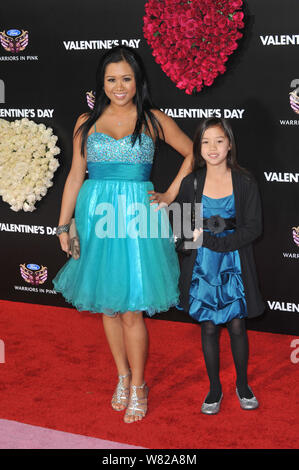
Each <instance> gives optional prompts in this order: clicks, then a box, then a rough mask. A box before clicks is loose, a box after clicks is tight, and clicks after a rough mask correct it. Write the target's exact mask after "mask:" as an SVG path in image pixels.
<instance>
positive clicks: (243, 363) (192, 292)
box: [177, 118, 264, 414]
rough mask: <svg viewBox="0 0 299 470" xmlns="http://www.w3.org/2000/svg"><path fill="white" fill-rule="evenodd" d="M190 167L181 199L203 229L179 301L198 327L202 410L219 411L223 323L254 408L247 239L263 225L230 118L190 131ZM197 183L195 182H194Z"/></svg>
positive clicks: (255, 300) (242, 388)
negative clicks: (206, 386) (205, 386)
mask: <svg viewBox="0 0 299 470" xmlns="http://www.w3.org/2000/svg"><path fill="white" fill-rule="evenodd" d="M193 148H194V150H193V153H194V167H193V172H192V173H190V174H189V175H187V176H186V177H185V178H184V179H183V180H182V183H181V187H180V191H179V194H178V197H177V200H178V202H180V204H183V203H190V202H192V201H193V200H194V192H195V191H196V201H197V202H201V209H200V210H201V214H200V215H201V217H202V221H203V222H202V227H200V228H199V227H197V228H195V230H194V234H193V235H194V241H197V243H196V244H194V247H193V248H194V249H191V250H190V251H191V252H190V253H189V255H187V254H185V255H184V256H183V257H182V259H181V274H180V281H179V286H180V291H181V294H180V304H179V306H178V308H180V309H184V310H185V311H187V312H188V313H189V314H190V316H191V317H192V318H193V319H195V320H196V321H198V322H199V323H200V325H201V338H202V349H203V354H204V359H205V364H206V369H207V373H208V377H209V381H210V391H209V393H208V395H207V396H206V398H205V400H204V402H203V404H202V407H201V411H202V412H203V413H205V414H216V413H218V412H219V410H220V404H221V400H222V397H223V394H222V387H221V382H220V378H219V329H220V326H221V325H226V326H227V328H228V332H229V335H230V341H231V349H232V354H233V358H234V363H235V368H236V394H237V397H238V399H239V402H240V405H241V408H242V409H246V410H252V409H255V408H257V407H258V401H257V399H256V397H255V396H254V394H253V392H252V390H251V388H250V386H249V385H248V381H247V363H248V338H247V332H246V325H245V319H246V318H252V317H256V316H258V315H261V314H262V313H263V310H264V302H263V300H262V298H261V294H260V291H259V288H258V280H257V275H256V269H255V263H254V258H253V250H252V242H253V241H254V240H255V239H256V238H258V236H259V235H260V234H261V230H262V216H261V202H260V197H259V191H258V188H257V184H256V181H255V179H254V178H253V176H252V175H250V174H249V172H247V171H246V170H244V169H242V168H240V167H239V165H238V164H237V161H236V148H235V141H234V136H233V133H232V129H231V126H230V124H229V123H228V122H227V121H226V120H224V119H220V118H210V119H207V120H205V121H203V122H202V123H201V125H200V126H199V128H198V129H197V131H196V133H195V137H194V147H193ZM195 181H196V182H197V188H196V187H195V185H194V182H195Z"/></svg>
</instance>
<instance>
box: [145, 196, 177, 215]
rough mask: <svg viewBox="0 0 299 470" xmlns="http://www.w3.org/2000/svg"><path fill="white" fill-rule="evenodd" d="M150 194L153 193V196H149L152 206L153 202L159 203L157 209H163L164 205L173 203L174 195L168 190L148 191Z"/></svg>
mask: <svg viewBox="0 0 299 470" xmlns="http://www.w3.org/2000/svg"><path fill="white" fill-rule="evenodd" d="M148 194H152V196H151V197H150V198H149V199H150V201H151V203H150V205H151V206H152V205H153V204H158V207H157V208H156V209H155V211H158V210H159V209H162V207H167V206H169V204H171V203H172V201H173V197H172V196H171V194H169V193H168V192H167V191H166V192H165V193H157V192H156V191H148Z"/></svg>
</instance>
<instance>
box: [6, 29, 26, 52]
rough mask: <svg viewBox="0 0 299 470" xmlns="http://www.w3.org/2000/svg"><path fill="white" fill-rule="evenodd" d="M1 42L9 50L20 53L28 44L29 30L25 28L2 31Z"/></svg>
mask: <svg viewBox="0 0 299 470" xmlns="http://www.w3.org/2000/svg"><path fill="white" fill-rule="evenodd" d="M0 43H1V45H2V47H4V49H5V50H6V51H8V52H13V53H18V52H21V51H23V50H24V49H25V48H26V46H27V44H28V31H25V30H24V29H22V31H21V30H19V29H8V30H7V31H1V32H0Z"/></svg>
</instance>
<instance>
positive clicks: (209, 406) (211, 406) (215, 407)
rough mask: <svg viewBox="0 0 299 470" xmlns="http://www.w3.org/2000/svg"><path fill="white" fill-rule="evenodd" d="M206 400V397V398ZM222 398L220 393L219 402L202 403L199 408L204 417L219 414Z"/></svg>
mask: <svg viewBox="0 0 299 470" xmlns="http://www.w3.org/2000/svg"><path fill="white" fill-rule="evenodd" d="M206 398H207V397H206ZM206 398H205V399H206ZM222 398H223V393H221V397H220V400H219V401H216V402H215V403H206V402H205V401H204V402H203V404H202V406H201V410H200V411H201V412H202V413H204V414H205V415H216V414H217V413H219V410H220V404H221V401H222Z"/></svg>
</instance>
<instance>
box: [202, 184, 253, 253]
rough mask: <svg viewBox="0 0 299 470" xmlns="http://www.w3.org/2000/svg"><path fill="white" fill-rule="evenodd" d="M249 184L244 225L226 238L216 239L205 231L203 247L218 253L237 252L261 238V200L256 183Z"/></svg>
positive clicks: (244, 209)
mask: <svg viewBox="0 0 299 470" xmlns="http://www.w3.org/2000/svg"><path fill="white" fill-rule="evenodd" d="M249 184H250V185H249V187H248V190H247V194H246V198H245V200H246V202H245V207H244V208H242V210H243V211H244V212H243V218H244V221H243V224H242V225H241V226H240V227H237V228H236V230H235V232H234V233H230V234H228V235H226V236H225V237H216V236H214V235H211V234H210V233H207V232H205V231H204V232H203V241H202V246H204V247H206V248H209V249H210V250H213V251H218V252H227V251H235V250H238V249H239V248H242V247H243V246H246V245H248V244H249V243H251V242H253V241H254V240H255V239H256V238H257V237H259V235H260V234H261V233H262V208H261V200H260V195H259V191H258V187H257V184H256V182H255V181H254V180H250V183H249Z"/></svg>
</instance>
